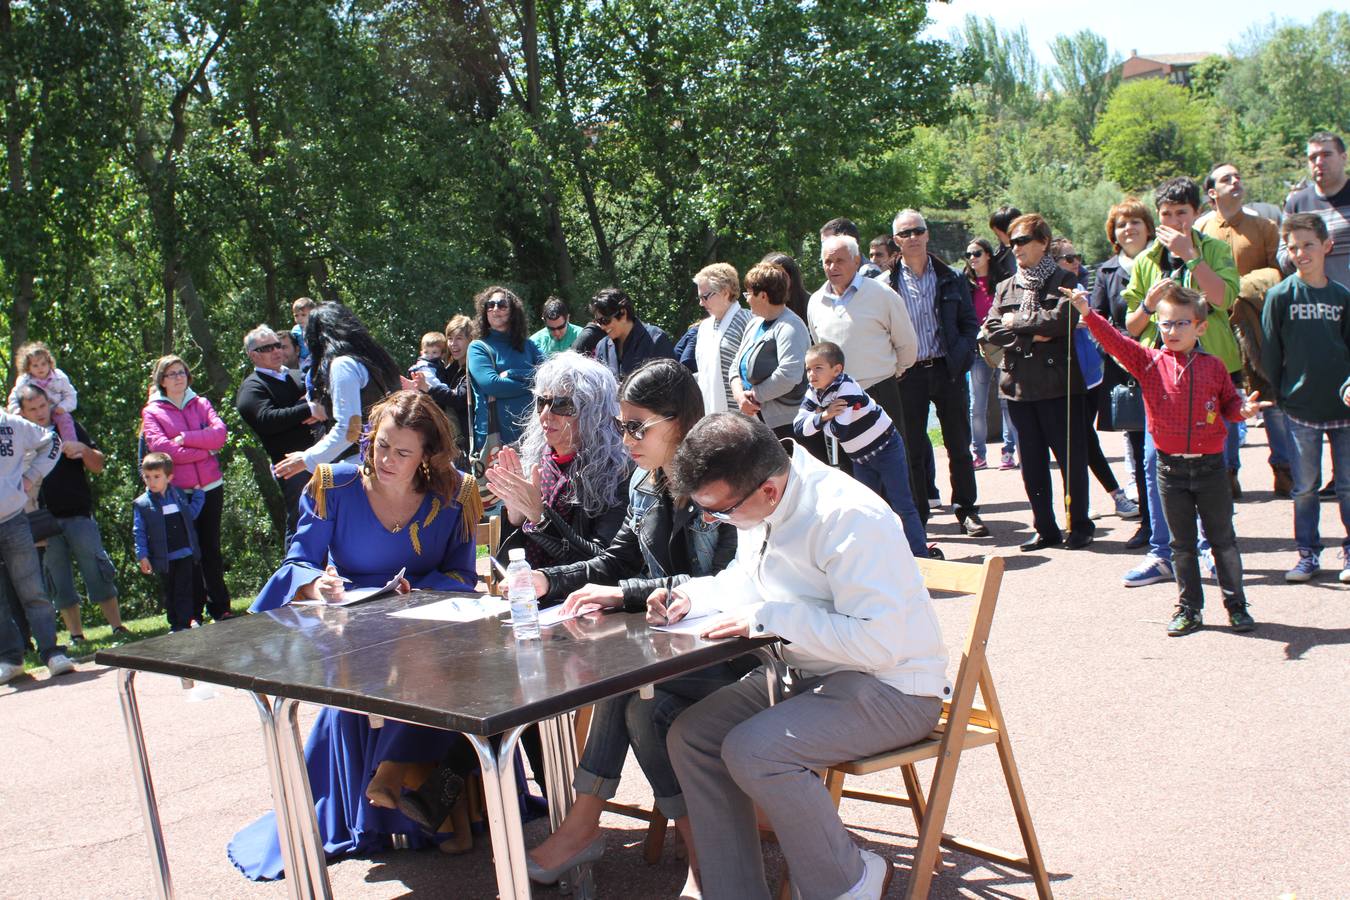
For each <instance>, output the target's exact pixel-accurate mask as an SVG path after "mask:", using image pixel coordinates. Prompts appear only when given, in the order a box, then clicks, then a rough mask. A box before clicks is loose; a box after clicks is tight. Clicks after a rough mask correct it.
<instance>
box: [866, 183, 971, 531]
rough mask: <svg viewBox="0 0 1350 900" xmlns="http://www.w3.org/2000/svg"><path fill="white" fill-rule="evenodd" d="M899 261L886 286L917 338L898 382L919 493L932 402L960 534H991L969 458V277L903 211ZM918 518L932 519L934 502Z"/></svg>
mask: <svg viewBox="0 0 1350 900" xmlns="http://www.w3.org/2000/svg"><path fill="white" fill-rule="evenodd" d="M892 230H893V231H894V232H895V234H894V237H895V243H896V244H897V245H898V246H899V247H900V262H899V263H898V264H897V265H896V266H895V268H894V269H892V270H891V272H890V275H889V281H888V282H887V283H888V284H889V285H890V287H891V288H892V290H894V291H895V292H896V293H897V294H899V295H900V297H901V299H903V300H904V303H905V309H906V310H907V311H908V312H909V320H910V322H912V323H913V325H914V333H915V335H916V336H917V338H918V342H919V351H918V358H917V360H916V362H915V363H914V365H913V366H911V367H910V368H909V369H908V370H907V371H906V372H905V374H904V376H903V377H902V378H901V379H900V405H901V407H902V408H903V410H904V417H903V419H904V423H905V444H906V447H907V448H908V450H909V459H910V464H911V472H912V477H911V479H910V484H911V485H912V486H913V488H914V490H915V491H916V492H918V491H922V490H924V489H925V488H926V486H927V485H928V483H929V482H930V481H931V478H930V473H929V471H928V458H929V457H928V456H927V454H926V453H925V452H923V449H922V448H923V444H924V442H925V441H927V440H928V404H929V403H932V404H933V405H934V406H936V407H937V417H938V423H939V424H940V425H941V427H942V443H943V445H944V446H946V448H947V465H948V469H949V471H950V473H951V480H952V506H953V507H954V509H955V511H956V518H957V521H959V522H960V523H961V530H962V531H964V532H965V533H966V534H967V535H969V536H970V537H988V536H989V529H988V528H987V527H986V526H985V524H984V522H982V521H980V517H979V506H978V504H977V503H976V493H975V491H976V489H975V464H974V460H973V459H971V456H970V387H969V385H968V384H967V383H966V373H967V372H969V371H970V364H971V363H972V362H974V361H975V334H976V332H978V331H979V327H980V326H979V322H977V321H976V320H975V306H974V304H973V303H972V302H971V299H970V287H969V285H968V283H967V281H966V278H965V276H964V275H962V274H961V273H960V272H957V271H956V270H955V269H952V268H951V267H950V266H948V265H947V264H946V263H944V262H942V260H940V259H938V258H937V257H936V256H933V255H932V254H931V253H929V252H928V223H927V222H925V221H924V218H923V216H921V215H920V214H919V213H918V211H916V210H913V209H905V210H901V211H900V212H899V213H898V214H897V215H896V217H895V222H894V224H893V226H892ZM919 515H920V516H921V517H922V518H923V520H924V521H925V522H927V521H928V504H927V503H924V504H923V508H922V509H921V510H920V511H919Z"/></svg>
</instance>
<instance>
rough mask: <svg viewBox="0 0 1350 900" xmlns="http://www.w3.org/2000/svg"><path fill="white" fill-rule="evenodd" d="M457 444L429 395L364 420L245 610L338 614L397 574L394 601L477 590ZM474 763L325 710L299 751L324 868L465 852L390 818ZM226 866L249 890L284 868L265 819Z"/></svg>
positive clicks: (471, 503) (400, 399)
mask: <svg viewBox="0 0 1350 900" xmlns="http://www.w3.org/2000/svg"><path fill="white" fill-rule="evenodd" d="M456 452H457V451H456V449H455V443H454V438H453V434H452V431H451V428H450V424H449V421H448V420H447V419H446V417H445V414H444V413H443V412H441V410H440V409H439V408H438V407H437V406H436V404H435V403H434V402H432V401H431V400H430V399H429V398H428V397H427V396H426V395H425V394H420V393H418V392H416V391H400V392H398V393H395V394H392V395H391V396H390V397H389V398H388V399H386V400H384V401H383V402H381V403H380V404H379V405H378V406H376V407H375V408H374V410H372V412H371V415H370V425H369V430H368V431H367V440H366V441H364V446H363V447H362V451H361V456H360V459H359V464H358V463H356V462H353V463H337V464H334V465H332V466H320V467H319V468H318V471H317V472H316V473H315V475H314V478H313V480H312V481H311V482H310V485H309V487H308V489H307V490H306V495H305V497H304V498H303V499H302V500H301V504H300V524H299V527H298V528H297V530H296V534H295V538H294V539H293V540H292V542H291V546H290V549H289V552H288V553H287V554H286V559H285V560H284V562H283V563H282V565H281V568H280V569H278V570H277V572H276V574H274V575H273V576H272V577H271V579H270V580H269V581H268V582H267V584H266V585H265V586H264V587H263V589H262V591H261V592H260V593H259V594H258V598H257V600H256V601H255V602H254V604H253V606H252V611H253V612H255V613H257V612H266V611H268V610H274V609H277V608H278V607H281V606H283V605H285V604H287V603H290V602H291V601H293V600H324V601H328V602H334V601H338V600H340V599H341V598H342V595H343V593H344V591H345V590H346V589H349V588H357V587H378V586H380V585H383V584H385V583H386V582H387V581H388V580H389V578H390V576H391V575H393V574H394V573H395V572H398V571H399V570H400V569H406V577H405V580H404V583H403V585H401V590H402V591H407V590H410V589H411V588H424V589H428V590H473V588H474V585H475V583H476V581H477V576H476V574H475V569H474V561H475V548H474V525H475V523H476V522H477V521H478V519H479V517H480V515H481V503H480V501H479V499H478V491H477V488H476V486H475V485H474V484H473V482H472V480H467V483H466V479H465V477H464V476H463V475H461V474H460V473H459V472H458V471H457V470H456V469H455V467H454V462H453V461H454V458H455V454H456ZM461 754H462V755H463V758H464V759H466V760H472V759H473V751H472V749H471V748H470V747H469V746H468V742H467V740H466V739H465V738H464V737H463V735H460V734H457V733H455V732H451V731H442V730H438V729H434V728H425V727H421V726H415V725H407V724H403V723H399V722H392V721H386V722H385V723H384V725H383V727H380V728H372V727H371V725H370V721H369V719H368V718H367V717H366V716H364V715H359V714H355V713H350V712H342V711H338V710H335V709H324V710H323V711H321V712H320V713H319V716H318V718H317V719H316V721H315V723H314V728H313V730H312V731H311V732H310V735H309V740H308V741H307V742H306V745H305V764H306V768H307V770H308V772H309V780H310V786H311V788H312V791H313V795H314V799H315V802H314V806H315V811H316V813H317V815H318V822H319V832H320V836H321V837H322V839H323V845H324V852H325V854H326V855H327V856H328V857H329V858H333V857H337V856H341V855H344V854H348V853H370V852H377V851H381V850H388V849H391V848H392V847H393V841H392V836H394V835H405V836H406V837H407V839H408V846H410V847H426V846H430V845H431V844H433V843H436V844H443V845H444V844H447V843H448V846H447V847H446V849H451V848H453V849H462V848H464V847H465V846H466V844H467V843H468V841H469V837H468V835H467V833H465V832H466V831H467V829H466V828H464V827H456V828H455V829H454V831H455V833H454V835H453V836H451V835H449V834H445V833H440V834H436V835H428V834H427V833H426V829H425V828H423V827H422V826H420V825H419V824H418V823H416V822H414V821H413V820H411V819H409V818H407V817H406V816H404V815H403V814H402V813H401V812H399V810H398V801H399V798H400V796H401V795H402V792H403V788H405V787H407V788H410V789H412V788H417V787H418V786H419V783H420V782H421V781H422V780H425V779H426V777H427V776H428V775H429V774H430V773H431V772H432V771H433V770H434V769H435V768H436V766H437V764H438V763H441V762H442V761H444V760H445V759H447V758H448V757H449V758H454V757H455V756H459V755H461ZM229 855H230V860H231V861H232V862H233V863H234V864H235V866H236V867H238V868H239V869H240V871H242V872H243V873H244V874H245V875H247V876H248V877H249V878H252V879H255V880H258V879H274V878H279V877H281V875H282V869H283V863H282V857H281V850H280V845H279V843H278V839H277V830H276V820H275V817H274V815H273V814H271V813H269V814H268V815H266V816H264V817H263V818H261V819H259V820H258V821H256V822H254V823H253V824H251V825H249V826H248V827H246V828H244V829H243V830H242V831H240V832H239V833H238V834H236V835H235V837H234V840H233V841H231V842H230V846H229Z"/></svg>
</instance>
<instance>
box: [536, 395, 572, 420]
mask: <svg viewBox="0 0 1350 900" xmlns="http://www.w3.org/2000/svg"><path fill="white" fill-rule="evenodd" d="M545 409H548V410H551V411H552V412H553V414H554V415H555V416H562V417H563V418H564V419H570V418H572V417H573V416H575V415H576V414H577V405H576V402H575V401H573V400H572V398H571V397H542V396H541V397H535V398H534V411H535V412H543V411H544V410H545Z"/></svg>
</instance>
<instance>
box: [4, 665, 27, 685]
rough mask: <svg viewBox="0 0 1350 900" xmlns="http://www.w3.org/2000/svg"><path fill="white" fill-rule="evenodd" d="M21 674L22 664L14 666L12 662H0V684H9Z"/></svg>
mask: <svg viewBox="0 0 1350 900" xmlns="http://www.w3.org/2000/svg"><path fill="white" fill-rule="evenodd" d="M22 674H23V666H16V665H14V663H7V662H0V684H9V683H10V682H11V681H13V680H14V679H15V678H18V677H19V676H20V675H22Z"/></svg>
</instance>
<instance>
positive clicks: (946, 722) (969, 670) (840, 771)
mask: <svg viewBox="0 0 1350 900" xmlns="http://www.w3.org/2000/svg"><path fill="white" fill-rule="evenodd" d="M916 562H917V563H918V565H919V571H921V572H922V573H923V577H924V582H925V584H926V585H927V586H928V589H929V590H932V591H946V592H952V593H960V594H973V595H975V596H976V597H977V598H979V599H978V603H977V604H976V607H975V612H974V616H973V619H972V621H971V624H970V631H969V633H968V634H967V636H966V646H965V651H964V652H963V653H962V655H961V666H960V668H959V669H958V670H957V675H956V684H955V689H954V690H953V693H952V698H951V700H949V701H946V702H944V703H943V708H942V717H941V719H940V720H939V721H938V725H937V728H935V729H934V730H933V732H932V733H931V734H930V735H929V736H928V737H927V738H925V739H924V740H922V741H920V742H918V743H917V744H912V745H910V746H908V747H903V748H901V749H898V750H894V751H891V752H888V753H881V754H877V755H876V756H871V757H868V758H866V759H857V760H853V761H852V762H847V763H843V764H841V765H838V766H835V767H833V768H831V769H828V770H826V772H825V773H824V779H825V784H826V787H827V788H828V789H829V791H830V795H831V796H832V797H833V798H834V803H835V806H836V807H838V805H839V801H840V800H841V799H842V798H844V797H848V798H849V799H851V800H863V801H868V802H872V803H884V804H888V805H891V806H908V807H909V808H910V811H911V812H912V813H913V814H914V824H915V826H916V827H917V828H918V831H919V844H918V847H917V848H916V850H915V852H914V865H913V867H912V868H911V870H910V878H909V886H908V888H907V889H906V891H905V896H906V897H909V898H916V897H926V896H927V895H928V890H929V887H930V885H931V884H932V878H933V873H934V871H938V872H940V871H941V865H942V862H941V858H940V856H939V851H938V847H939V845H940V846H943V847H947V848H948V849H951V850H960V851H962V852H963V853H969V854H971V855H973V856H978V857H981V858H983V859H987V860H990V861H992V862H996V863H999V864H1001V865H1005V866H1009V867H1011V868H1014V869H1018V870H1020V871H1023V872H1026V873H1028V874H1030V875H1031V876H1032V877H1033V878H1034V879H1035V882H1036V893H1037V894H1038V895H1039V896H1040V897H1041V898H1049V897H1050V896H1051V891H1050V877H1049V875H1048V873H1047V872H1046V869H1045V862H1044V860H1042V858H1041V848H1040V844H1039V843H1038V842H1037V840H1036V832H1035V830H1034V829H1033V828H1032V825H1031V812H1030V810H1028V808H1027V799H1026V795H1025V794H1024V793H1023V791H1022V781H1021V779H1020V778H1019V777H1018V774H1017V766H1016V764H1015V763H1014V762H1013V753H1012V744H1011V741H1010V739H1009V737H1008V731H1007V726H1006V723H1005V722H1004V719H1003V711H1002V709H1001V708H1000V706H999V702H998V695H997V694H995V693H994V679H993V676H992V674H991V673H990V671H989V663H988V660H987V658H986V657H985V649H986V647H987V646H988V643H989V630H990V626H991V624H992V623H993V620H994V607H995V606H996V605H997V603H998V591H999V586H1000V584H1001V583H1002V580H1003V558H1002V557H999V556H993V557H990V558H988V559H986V560H985V561H984V563H983V564H982V565H977V564H975V563H958V562H945V561H942V560H934V559H921V560H916ZM977 686H978V687H979V689H980V698H981V700H982V701H983V704H984V705H983V706H980V705H976V704H975V702H974V699H975V688H976V687H977ZM990 745H992V746H994V747H996V748H997V749H998V757H999V762H1000V763H1001V764H1002V767H1003V780H1004V782H1005V783H1006V785H1007V788H1008V794H1009V796H1010V797H1011V798H1012V805H1013V812H1014V813H1015V815H1016V817H1017V826H1018V828H1019V829H1020V830H1021V832H1022V843H1023V845H1024V847H1025V848H1026V856H1014V855H1012V854H1011V853H1007V852H1005V851H1002V850H997V849H994V848H992V847H989V846H986V845H984V844H980V843H976V842H974V841H969V840H965V839H962V838H958V837H953V836H951V835H948V834H945V833H944V832H943V830H942V826H943V823H944V822H945V821H946V818H947V810H948V807H949V806H950V803H951V796H952V787H953V785H954V784H955V781H956V769H957V766H958V765H959V764H960V762H961V753H962V752H963V751H965V750H968V749H971V748H974V747H984V746H990ZM927 759H936V760H937V767H936V768H935V769H934V771H933V781H932V784H931V785H930V786H929V790H928V793H927V795H926V796H925V794H924V790H923V786H922V784H920V782H919V774H918V771H917V770H916V768H915V764H916V763H919V762H921V761H923V760H927ZM894 768H899V769H900V770H901V773H902V775H903V777H904V783H905V793H906V795H907V796H903V797H902V796H900V795H898V794H890V793H882V792H877V791H860V790H849V789H846V788H845V787H844V779H845V777H846V776H849V775H870V774H871V773H873V772H880V771H883V770H885V769H894ZM788 890H789V888H788V883H787V879H786V878H785V879H784V883H783V886H782V890H781V891H780V894H779V896H780V897H784V896H787V893H788Z"/></svg>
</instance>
